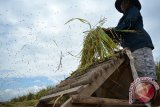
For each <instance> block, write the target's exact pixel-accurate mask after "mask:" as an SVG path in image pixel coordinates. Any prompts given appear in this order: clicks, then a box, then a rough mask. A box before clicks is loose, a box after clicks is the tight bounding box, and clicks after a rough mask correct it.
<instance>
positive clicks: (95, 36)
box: [67, 18, 119, 71]
mask: <svg viewBox="0 0 160 107" xmlns="http://www.w3.org/2000/svg"><path fill="white" fill-rule="evenodd" d="M75 19H77V20H79V21H81V22H83V23H85V24H88V25H89V27H90V30H89V31H87V36H85V38H84V42H83V48H82V50H81V52H80V54H81V60H80V65H79V67H78V69H77V71H83V70H85V69H86V68H87V67H89V66H90V65H92V64H94V63H97V62H99V61H103V60H105V59H106V58H108V57H110V56H113V55H114V52H115V51H118V50H119V48H118V45H117V44H116V43H115V42H114V41H113V40H112V39H111V38H110V37H109V35H108V34H107V33H106V32H105V31H104V30H103V28H102V27H101V26H102V25H103V24H104V22H105V18H103V19H102V20H100V21H99V22H98V24H99V26H98V27H96V28H92V26H91V24H90V23H89V22H88V21H86V20H84V19H80V18H73V19H71V20H69V21H68V22H70V21H73V20H75ZM68 22H67V23H68ZM98 24H97V25H98ZM97 25H96V26H97ZM110 34H111V33H110Z"/></svg>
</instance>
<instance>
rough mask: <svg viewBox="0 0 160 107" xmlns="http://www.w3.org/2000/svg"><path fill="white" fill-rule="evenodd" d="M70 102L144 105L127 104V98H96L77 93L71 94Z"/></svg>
mask: <svg viewBox="0 0 160 107" xmlns="http://www.w3.org/2000/svg"><path fill="white" fill-rule="evenodd" d="M71 102H72V103H74V104H85V105H110V106H111V105H112V106H113V105H116V106H144V104H133V105H131V104H129V103H128V100H120V99H109V98H98V97H84V98H81V97H79V96H78V95H74V96H72V101H71Z"/></svg>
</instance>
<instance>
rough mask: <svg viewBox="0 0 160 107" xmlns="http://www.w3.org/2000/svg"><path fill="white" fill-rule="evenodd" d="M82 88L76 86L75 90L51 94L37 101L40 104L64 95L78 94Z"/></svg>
mask: <svg viewBox="0 0 160 107" xmlns="http://www.w3.org/2000/svg"><path fill="white" fill-rule="evenodd" d="M83 87H84V86H78V87H75V88H71V89H68V90H65V91H62V92H58V93H55V94H51V95H47V96H44V97H42V98H41V99H40V100H39V101H40V102H49V101H51V100H52V99H53V98H54V97H57V96H60V95H65V94H78V93H79V92H80V90H82V89H83Z"/></svg>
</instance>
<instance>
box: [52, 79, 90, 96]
mask: <svg viewBox="0 0 160 107" xmlns="http://www.w3.org/2000/svg"><path fill="white" fill-rule="evenodd" d="M90 83H92V80H91V79H90V78H87V77H86V78H82V80H77V81H75V82H72V83H70V84H69V85H66V86H64V87H60V88H56V89H54V90H53V91H52V92H51V93H52V94H54V93H57V92H61V91H64V90H68V89H71V88H74V87H78V86H81V85H87V84H90Z"/></svg>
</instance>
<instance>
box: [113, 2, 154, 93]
mask: <svg viewBox="0 0 160 107" xmlns="http://www.w3.org/2000/svg"><path fill="white" fill-rule="evenodd" d="M115 7H116V9H117V10H118V11H119V12H120V13H122V14H123V16H122V18H121V19H120V20H119V23H118V25H117V26H116V27H115V28H114V29H113V30H115V31H117V34H118V35H120V38H121V45H122V47H123V48H127V49H129V50H130V51H131V52H132V56H133V57H134V60H135V62H134V63H135V68H136V70H137V73H138V76H139V77H150V78H152V79H153V80H157V76H156V70H155V63H154V59H153V54H152V50H153V49H154V46H153V44H152V40H151V38H150V36H149V34H148V33H147V32H146V31H145V30H144V28H143V19H142V16H141V13H140V10H141V4H140V2H139V0H116V2H115ZM121 30H128V31H135V32H126V33H125V32H123V33H122V32H121V33H120V32H118V31H121ZM142 86H143V87H144V89H143V88H141V89H142V90H140V91H137V92H141V93H137V94H142V93H144V94H145V92H143V91H144V90H145V89H146V87H148V88H150V87H151V84H142ZM146 94H148V93H147V92H146Z"/></svg>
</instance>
